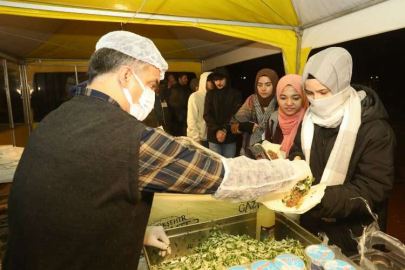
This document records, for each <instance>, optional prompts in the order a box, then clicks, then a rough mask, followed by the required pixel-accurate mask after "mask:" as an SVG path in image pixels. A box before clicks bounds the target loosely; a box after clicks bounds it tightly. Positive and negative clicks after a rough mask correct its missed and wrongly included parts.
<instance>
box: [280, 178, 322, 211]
mask: <svg viewBox="0 0 405 270" xmlns="http://www.w3.org/2000/svg"><path fill="white" fill-rule="evenodd" d="M314 181H315V178H313V177H312V178H311V179H309V177H307V178H305V179H303V180H301V181H298V183H297V184H295V186H294V187H293V188H292V190H291V192H290V194H288V195H287V196H285V197H284V199H282V202H283V203H284V204H285V205H286V206H287V207H296V208H299V207H300V206H301V203H302V199H303V198H304V196H305V195H307V194H308V192H309V190H310V189H311V186H312V183H313V182H314Z"/></svg>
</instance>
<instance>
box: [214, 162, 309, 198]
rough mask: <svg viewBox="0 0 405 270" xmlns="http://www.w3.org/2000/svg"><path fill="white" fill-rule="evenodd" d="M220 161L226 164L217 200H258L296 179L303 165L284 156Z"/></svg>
mask: <svg viewBox="0 0 405 270" xmlns="http://www.w3.org/2000/svg"><path fill="white" fill-rule="evenodd" d="M221 160H222V163H223V164H224V168H225V176H224V179H223V180H222V183H221V185H220V186H219V188H218V190H217V191H216V192H215V194H214V195H213V196H214V198H216V199H221V200H228V201H232V202H243V201H248V200H252V199H257V198H259V197H261V196H263V195H265V194H268V193H269V192H274V191H276V190H278V189H280V188H281V187H283V185H285V184H288V183H289V182H291V181H292V180H294V179H295V176H296V175H297V172H296V170H298V169H299V168H300V167H297V166H294V165H293V163H294V162H295V161H294V162H291V161H289V160H283V159H277V160H273V161H269V160H266V159H261V160H253V159H249V158H246V157H244V156H241V157H237V158H232V159H226V158H222V159H221ZM299 165H300V166H305V165H303V164H299ZM306 166H308V165H306ZM296 167H297V169H296Z"/></svg>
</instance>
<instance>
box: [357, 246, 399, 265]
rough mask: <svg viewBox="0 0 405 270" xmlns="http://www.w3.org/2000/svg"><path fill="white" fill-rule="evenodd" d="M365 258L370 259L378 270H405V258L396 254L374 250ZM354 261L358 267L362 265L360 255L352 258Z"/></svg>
mask: <svg viewBox="0 0 405 270" xmlns="http://www.w3.org/2000/svg"><path fill="white" fill-rule="evenodd" d="M365 257H366V258H367V259H369V260H370V261H371V262H372V263H373V264H374V265H375V266H376V267H377V269H378V270H385V269H393V270H403V269H405V258H403V257H401V256H399V255H398V254H396V253H394V252H388V253H384V252H382V251H379V250H372V251H369V252H367V253H366V254H365ZM351 259H352V261H353V262H354V263H356V264H357V265H360V255H356V256H353V257H351Z"/></svg>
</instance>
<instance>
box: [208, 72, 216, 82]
mask: <svg viewBox="0 0 405 270" xmlns="http://www.w3.org/2000/svg"><path fill="white" fill-rule="evenodd" d="M214 74H215V73H210V74H209V75H208V77H207V81H212V82H213V81H214Z"/></svg>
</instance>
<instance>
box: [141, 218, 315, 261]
mask: <svg viewBox="0 0 405 270" xmlns="http://www.w3.org/2000/svg"><path fill="white" fill-rule="evenodd" d="M217 225H219V226H221V228H222V229H223V231H224V232H226V233H229V234H232V235H243V234H246V235H249V236H250V237H252V238H256V213H251V214H244V215H238V216H233V217H228V218H224V219H219V220H213V221H210V222H203V223H199V224H194V225H188V226H184V227H180V228H174V229H169V230H167V231H166V234H167V236H168V237H169V238H170V246H171V249H172V253H171V255H169V256H166V257H165V258H162V257H160V256H159V255H158V249H156V248H152V247H144V253H145V257H146V260H147V262H148V265H149V266H150V265H156V264H159V263H162V262H164V261H170V260H172V259H175V258H177V257H180V256H184V255H187V254H192V253H194V249H195V247H197V246H198V245H199V244H200V243H202V242H203V241H204V240H206V239H207V238H209V237H210V231H211V230H212V229H213V228H214V227H215V226H217ZM286 237H288V238H293V239H297V240H299V241H300V242H301V244H302V245H303V246H307V245H312V244H320V243H321V241H320V239H318V238H317V237H315V236H314V235H312V234H311V233H309V232H308V231H306V230H305V229H304V228H302V227H300V226H299V225H298V224H297V223H295V222H294V221H292V220H290V219H289V218H287V217H286V216H284V215H282V214H279V213H276V224H275V238H276V240H282V239H285V238H286Z"/></svg>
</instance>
